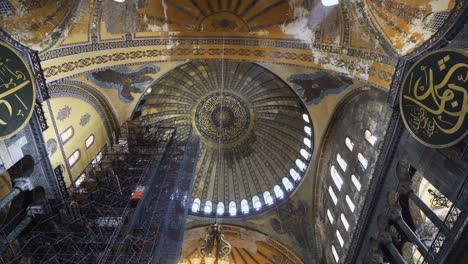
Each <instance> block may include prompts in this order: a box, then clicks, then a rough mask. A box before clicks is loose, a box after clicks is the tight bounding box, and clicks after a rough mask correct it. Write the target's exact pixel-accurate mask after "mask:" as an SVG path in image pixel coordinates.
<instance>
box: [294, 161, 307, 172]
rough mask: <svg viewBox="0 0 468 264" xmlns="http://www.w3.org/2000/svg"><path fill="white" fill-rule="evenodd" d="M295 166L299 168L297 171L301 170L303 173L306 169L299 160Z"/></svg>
mask: <svg viewBox="0 0 468 264" xmlns="http://www.w3.org/2000/svg"><path fill="white" fill-rule="evenodd" d="M296 166H297V167H298V168H299V170H301V171H304V170H305V168H306V165H305V163H304V162H303V161H302V160H300V159H297V160H296Z"/></svg>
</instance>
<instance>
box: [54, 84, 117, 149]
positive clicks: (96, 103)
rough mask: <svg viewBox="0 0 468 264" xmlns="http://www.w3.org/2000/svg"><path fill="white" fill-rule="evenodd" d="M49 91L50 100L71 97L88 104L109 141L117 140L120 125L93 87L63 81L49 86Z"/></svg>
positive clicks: (109, 106) (106, 102) (107, 103)
mask: <svg viewBox="0 0 468 264" xmlns="http://www.w3.org/2000/svg"><path fill="white" fill-rule="evenodd" d="M49 90H50V96H51V97H52V98H54V97H66V96H71V97H76V98H79V99H81V100H84V101H85V102H87V103H89V104H90V105H91V106H92V107H93V108H94V109H95V110H96V112H98V113H99V116H100V117H101V119H102V121H103V123H104V127H105V128H106V132H107V134H108V135H109V139H111V141H112V139H114V140H115V141H117V140H118V136H119V135H120V124H119V122H118V119H117V116H116V115H115V113H114V111H113V109H112V106H111V105H110V104H109V102H108V101H107V99H106V98H105V97H104V96H103V95H102V94H101V93H99V92H98V91H96V90H95V89H94V88H93V87H91V86H90V85H88V84H85V83H82V82H78V81H65V82H61V83H56V84H53V85H50V86H49ZM116 137H117V138H116Z"/></svg>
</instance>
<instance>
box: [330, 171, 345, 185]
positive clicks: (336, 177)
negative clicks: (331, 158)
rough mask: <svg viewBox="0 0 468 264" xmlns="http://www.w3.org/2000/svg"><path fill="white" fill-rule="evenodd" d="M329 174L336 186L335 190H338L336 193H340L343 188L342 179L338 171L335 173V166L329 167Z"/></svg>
mask: <svg viewBox="0 0 468 264" xmlns="http://www.w3.org/2000/svg"><path fill="white" fill-rule="evenodd" d="M330 173H331V176H332V179H333V182H334V183H335V185H336V188H338V191H341V187H342V186H343V178H341V176H340V174H339V173H338V171H336V168H335V166H331V168H330Z"/></svg>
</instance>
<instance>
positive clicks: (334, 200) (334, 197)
mask: <svg viewBox="0 0 468 264" xmlns="http://www.w3.org/2000/svg"><path fill="white" fill-rule="evenodd" d="M328 193H329V194H330V197H331V199H332V201H333V203H334V204H335V205H336V204H337V203H338V197H336V194H335V192H334V191H333V188H332V187H331V186H328Z"/></svg>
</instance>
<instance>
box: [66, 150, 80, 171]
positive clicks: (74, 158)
mask: <svg viewBox="0 0 468 264" xmlns="http://www.w3.org/2000/svg"><path fill="white" fill-rule="evenodd" d="M80 157H81V152H80V150H79V149H77V150H75V152H73V154H72V155H71V156H70V157H68V165H70V167H73V165H75V164H76V163H77V162H78V160H79V159H80Z"/></svg>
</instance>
